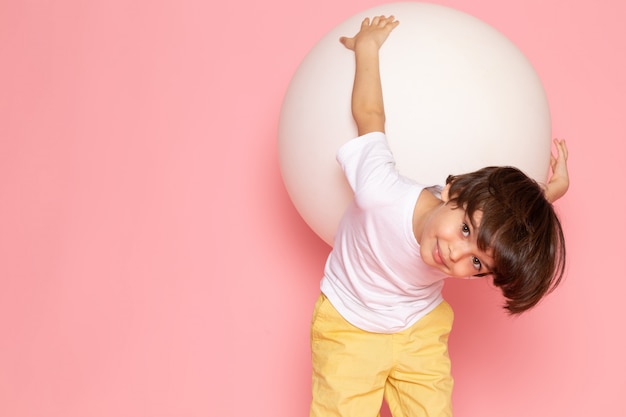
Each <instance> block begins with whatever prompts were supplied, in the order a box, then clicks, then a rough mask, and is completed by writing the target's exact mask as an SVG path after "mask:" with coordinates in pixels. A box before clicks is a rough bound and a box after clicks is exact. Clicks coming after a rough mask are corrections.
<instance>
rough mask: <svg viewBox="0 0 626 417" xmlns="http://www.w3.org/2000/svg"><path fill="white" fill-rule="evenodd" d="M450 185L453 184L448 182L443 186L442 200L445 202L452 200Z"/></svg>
mask: <svg viewBox="0 0 626 417" xmlns="http://www.w3.org/2000/svg"><path fill="white" fill-rule="evenodd" d="M450 186H451V184H449V183H448V184H446V186H445V187H443V190H441V201H443V202H444V203H447V202H448V201H450Z"/></svg>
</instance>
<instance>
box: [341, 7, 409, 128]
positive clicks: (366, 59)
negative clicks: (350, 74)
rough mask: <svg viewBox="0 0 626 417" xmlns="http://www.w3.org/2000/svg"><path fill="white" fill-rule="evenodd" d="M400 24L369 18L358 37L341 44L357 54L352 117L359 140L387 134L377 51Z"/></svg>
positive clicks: (343, 40) (392, 18) (387, 19)
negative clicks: (368, 136) (362, 137)
mask: <svg viewBox="0 0 626 417" xmlns="http://www.w3.org/2000/svg"><path fill="white" fill-rule="evenodd" d="M399 24H400V22H399V21H397V20H395V18H394V17H393V16H389V17H385V16H376V17H374V18H373V19H372V20H371V21H370V19H369V18H366V19H365V20H363V22H362V23H361V29H360V30H359V33H357V34H356V35H355V36H353V37H351V38H347V37H342V38H340V39H339V40H340V41H341V43H342V44H343V45H344V46H345V47H346V48H348V49H350V50H352V51H354V57H355V61H356V69H355V73H354V85H353V87H352V117H354V121H355V122H356V125H357V130H358V134H359V136H361V135H364V134H366V133H370V132H384V131H385V107H384V104H383V91H382V86H381V82H380V68H379V59H378V51H379V49H380V47H381V46H382V45H383V43H384V42H385V40H386V39H387V37H388V36H389V34H390V33H391V31H392V30H393V29H395V28H396V27H397V26H398V25H399Z"/></svg>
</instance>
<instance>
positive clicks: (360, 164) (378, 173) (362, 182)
mask: <svg viewBox="0 0 626 417" xmlns="http://www.w3.org/2000/svg"><path fill="white" fill-rule="evenodd" d="M337 161H338V162H339V164H340V165H341V168H342V169H343V172H344V174H345V176H346V179H347V180H348V183H349V184H350V187H351V188H352V191H354V193H355V195H356V196H357V198H358V197H359V196H362V195H363V194H365V195H367V194H380V191H382V190H381V187H383V188H384V189H385V190H388V189H389V188H390V187H391V186H392V185H393V183H395V182H397V181H398V179H399V175H398V172H397V170H396V163H395V160H394V157H393V154H392V152H391V149H389V144H388V142H387V137H386V136H385V134H384V133H382V132H372V133H368V134H366V135H363V136H360V137H358V138H355V139H352V140H350V141H349V142H347V143H345V144H344V145H343V146H342V147H341V148H339V150H338V151H337Z"/></svg>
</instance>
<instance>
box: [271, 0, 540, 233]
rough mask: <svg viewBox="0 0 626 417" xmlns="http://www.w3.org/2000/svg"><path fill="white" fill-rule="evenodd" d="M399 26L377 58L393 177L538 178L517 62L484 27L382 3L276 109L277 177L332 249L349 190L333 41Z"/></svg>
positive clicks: (536, 133) (343, 28)
mask: <svg viewBox="0 0 626 417" xmlns="http://www.w3.org/2000/svg"><path fill="white" fill-rule="evenodd" d="M376 15H394V16H395V17H396V19H398V20H399V21H400V25H399V26H398V27H397V28H396V29H395V30H394V31H393V32H392V33H391V35H390V36H389V38H388V39H387V41H386V42H385V44H384V45H383V46H382V49H381V51H380V66H381V79H382V84H383V95H384V101H385V113H386V117H387V123H386V132H387V137H388V140H389V143H390V146H391V149H392V151H393V153H394V155H395V158H396V162H397V168H398V170H399V171H400V172H401V173H402V174H404V175H406V176H408V177H410V178H412V179H414V180H416V181H418V182H420V183H422V184H426V185H435V184H439V185H442V184H443V183H444V182H445V179H446V177H447V176H448V175H449V174H461V173H465V172H470V171H474V170H476V169H479V168H482V167H484V166H490V165H511V166H516V167H518V168H519V169H521V170H522V171H524V172H526V174H528V175H529V176H531V177H532V178H534V179H535V180H537V181H539V182H545V180H546V176H547V175H548V170H549V161H550V147H551V126H550V111H549V107H548V102H547V99H546V95H545V92H544V90H543V87H542V85H541V81H540V80H539V77H538V76H537V74H536V72H535V71H534V69H533V68H532V66H531V65H530V63H529V61H528V60H527V59H526V57H525V56H524V55H523V54H522V53H521V52H520V51H519V50H518V49H517V48H516V47H515V45H514V44H513V43H512V42H510V41H509V40H508V39H507V38H506V37H505V36H503V35H502V34H500V33H499V32H498V31H496V30H495V29H494V28H492V27H491V26H489V25H487V24H485V23H484V22H482V21H480V20H478V19H476V18H475V17H472V16H470V15H468V14H466V13H463V12H460V11H457V10H454V9H451V8H448V7H444V6H439V5H434V4H429V3H415V2H403V3H390V4H385V5H382V6H378V7H374V8H371V9H369V10H365V11H363V12H362V13H358V14H357V15H355V16H352V17H351V18H349V19H347V20H346V21H344V22H343V23H341V24H339V25H338V26H337V27H335V28H334V29H333V30H331V31H330V32H329V33H328V34H326V35H325V36H324V37H323V38H322V39H321V40H320V41H319V42H318V43H317V44H316V45H315V46H314V47H313V49H312V50H311V51H310V52H309V53H308V54H307V56H306V57H305V59H304V60H303V62H302V63H301V64H300V66H299V67H298V69H297V71H296V73H295V75H294V77H293V79H292V80H291V83H290V84H289V87H288V90H287V93H286V96H285V98H284V102H283V105H282V109H281V115H280V122H279V130H278V145H279V158H280V167H281V172H282V175H283V179H284V182H285V186H286V188H287V192H288V193H289V195H290V197H291V199H292V201H293V203H294V205H295V206H296V209H297V210H298V212H299V213H300V215H301V216H302V217H303V219H304V220H305V221H306V223H307V224H308V225H309V226H310V227H311V228H312V229H313V231H315V232H316V233H317V234H318V235H319V236H320V237H321V238H322V239H323V240H324V241H326V242H327V243H328V244H330V245H332V242H333V235H334V233H335V230H336V228H337V225H338V224H339V220H340V219H341V216H342V214H343V212H344V210H345V209H346V207H347V206H348V204H349V203H350V201H351V200H352V197H353V196H352V191H351V189H350V187H349V185H348V183H347V182H346V180H345V178H344V176H343V173H342V171H341V168H340V167H339V165H338V163H337V162H336V159H335V155H336V152H337V149H338V148H339V147H340V146H341V145H342V144H343V143H345V142H347V141H348V140H350V139H352V138H354V137H355V136H356V135H357V131H356V126H355V124H354V121H353V119H352V115H351V111H350V97H351V91H352V83H353V79H354V53H353V52H352V51H349V50H347V49H345V48H344V46H343V45H341V44H340V43H339V37H341V36H353V35H354V34H356V32H357V31H358V30H359V27H360V24H361V21H362V20H363V19H364V18H365V17H373V16H376Z"/></svg>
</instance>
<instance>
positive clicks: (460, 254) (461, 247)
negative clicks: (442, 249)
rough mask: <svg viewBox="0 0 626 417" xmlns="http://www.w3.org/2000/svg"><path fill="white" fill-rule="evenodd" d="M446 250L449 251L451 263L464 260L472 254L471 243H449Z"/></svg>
mask: <svg viewBox="0 0 626 417" xmlns="http://www.w3.org/2000/svg"><path fill="white" fill-rule="evenodd" d="M448 249H449V251H450V260H451V261H452V262H457V261H459V260H460V259H463V258H466V257H467V256H469V255H471V254H472V245H471V243H470V242H467V241H463V240H457V241H454V242H451V243H450V246H449V247H448Z"/></svg>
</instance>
